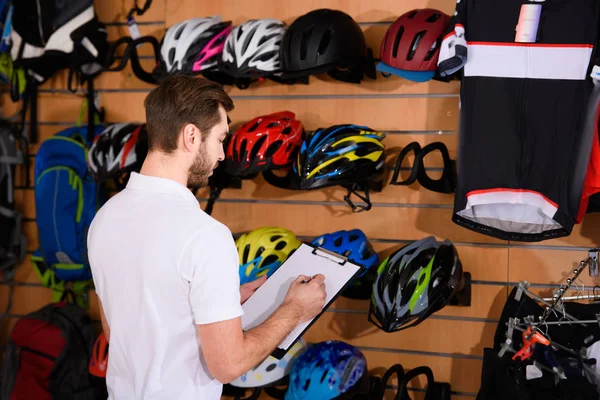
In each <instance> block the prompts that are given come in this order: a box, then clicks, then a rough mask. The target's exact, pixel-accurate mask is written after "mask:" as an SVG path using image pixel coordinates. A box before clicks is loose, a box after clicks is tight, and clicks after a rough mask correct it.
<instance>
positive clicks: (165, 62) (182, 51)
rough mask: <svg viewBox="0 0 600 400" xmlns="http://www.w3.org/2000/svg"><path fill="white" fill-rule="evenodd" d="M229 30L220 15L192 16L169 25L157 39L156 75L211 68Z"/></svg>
mask: <svg viewBox="0 0 600 400" xmlns="http://www.w3.org/2000/svg"><path fill="white" fill-rule="evenodd" d="M230 32H231V21H225V22H223V21H221V17H219V16H218V15H217V16H213V17H209V18H192V19H188V20H185V21H182V22H179V23H177V24H175V25H173V26H171V27H170V28H169V29H168V30H167V32H166V34H165V36H164V38H163V41H162V43H161V50H160V55H161V61H160V64H159V66H158V67H157V68H159V72H158V75H159V76H166V75H172V74H177V73H184V74H198V73H200V72H203V71H205V70H211V69H215V68H216V67H217V65H218V62H219V59H220V57H221V53H222V52H223V48H224V47H225V40H226V39H227V36H228V35H229V33H230Z"/></svg>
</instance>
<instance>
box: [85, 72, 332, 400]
mask: <svg viewBox="0 0 600 400" xmlns="http://www.w3.org/2000/svg"><path fill="white" fill-rule="evenodd" d="M144 105H145V108H146V122H147V130H148V155H147V157H146V159H145V161H144V164H143V166H142V169H141V171H140V173H139V174H138V173H133V174H132V175H131V178H130V180H129V182H128V184H127V187H126V188H125V189H124V190H123V191H121V192H120V193H118V194H117V195H115V196H113V197H112V198H111V199H110V200H109V201H108V202H107V203H106V204H105V205H104V206H103V207H102V208H101V209H100V210H99V211H98V213H97V215H96V217H95V219H94V221H93V222H92V225H91V227H90V231H89V234H88V253H89V260H90V265H91V268H92V273H93V277H94V283H95V286H96V292H97V293H98V298H99V302H100V304H99V306H100V314H101V318H102V326H103V329H104V332H105V334H106V337H107V339H108V340H109V343H110V346H109V349H110V354H109V364H108V369H107V376H106V382H107V386H108V390H109V398H110V399H127V400H133V399H161V400H164V399H172V400H175V399H177V400H180V399H218V398H219V397H220V395H221V392H222V383H227V382H230V381H232V380H234V379H236V378H237V377H239V376H241V375H242V374H243V373H245V372H246V371H248V370H249V369H251V368H253V367H254V366H256V365H257V364H259V363H260V362H261V361H262V360H263V359H264V358H266V357H267V356H268V355H269V354H270V352H271V351H272V350H273V349H274V348H275V347H276V346H277V345H278V344H279V343H281V341H282V340H283V339H284V338H285V337H286V336H287V335H288V334H289V333H290V332H291V331H292V330H293V329H294V328H295V327H296V326H297V324H299V323H300V322H304V321H306V320H308V319H310V318H312V317H314V316H315V315H317V314H318V313H319V312H321V310H322V308H323V305H324V302H325V287H324V277H323V276H322V275H316V276H314V277H312V278H311V277H307V276H300V277H298V279H297V280H296V281H294V282H293V283H292V284H291V286H290V287H289V290H288V292H287V295H286V298H285V300H284V302H283V304H282V305H281V307H280V308H279V309H278V310H277V311H275V313H273V315H271V316H270V317H269V318H268V319H267V320H266V321H265V322H264V323H263V324H262V325H260V326H258V327H256V328H254V329H252V330H249V331H247V332H244V331H242V327H241V319H240V316H241V315H242V308H241V305H240V303H241V302H243V301H245V300H246V298H247V297H248V296H250V294H251V293H252V292H253V291H254V290H256V288H257V287H258V286H260V284H262V283H263V282H264V280H265V278H263V279H260V280H258V281H255V282H251V283H250V284H248V285H244V286H242V288H240V284H239V276H238V254H237V251H236V248H235V243H234V241H233V238H232V235H231V232H230V231H229V229H228V228H227V227H226V226H225V225H223V224H221V223H219V222H218V221H216V220H215V219H213V218H211V217H210V216H209V215H207V214H206V213H204V212H203V211H202V210H201V209H200V207H199V204H198V201H197V199H196V198H195V197H194V195H193V194H192V193H191V191H190V190H189V189H188V188H187V186H188V185H189V186H195V187H198V186H205V185H207V183H208V178H209V176H210V175H211V174H212V171H213V170H214V169H215V168H216V166H217V165H218V163H219V161H222V160H223V159H224V151H223V141H224V140H225V138H226V136H227V134H228V130H229V129H228V123H227V112H228V111H231V110H232V109H233V102H232V100H231V99H230V98H229V96H228V95H227V94H226V93H225V92H224V91H223V90H222V88H221V87H220V86H219V85H217V84H215V83H213V82H210V81H207V80H204V79H196V78H192V77H184V76H177V77H172V78H169V79H167V80H165V81H164V82H163V83H162V84H161V85H160V86H158V87H156V88H155V89H153V90H152V91H151V92H150V93H149V94H148V96H147V98H146V100H145V102H144ZM306 281H308V282H306ZM240 291H241V293H240Z"/></svg>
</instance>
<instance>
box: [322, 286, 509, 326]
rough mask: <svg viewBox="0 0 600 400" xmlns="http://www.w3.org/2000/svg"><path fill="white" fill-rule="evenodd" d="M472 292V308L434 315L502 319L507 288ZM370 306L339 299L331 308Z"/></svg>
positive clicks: (445, 310)
mask: <svg viewBox="0 0 600 400" xmlns="http://www.w3.org/2000/svg"><path fill="white" fill-rule="evenodd" d="M471 291H472V297H471V298H472V300H471V306H470V307H460V306H448V307H445V308H443V309H441V310H440V311H438V312H437V313H435V314H434V315H436V316H446V317H447V316H451V317H463V318H487V319H499V318H500V314H501V313H502V307H504V303H506V297H507V289H506V286H495V285H494V286H492V285H472V287H471ZM369 305H370V301H369V300H353V299H347V298H344V297H339V298H338V300H336V301H335V303H334V304H332V306H331V307H332V309H340V310H356V311H359V312H367V311H368V310H369Z"/></svg>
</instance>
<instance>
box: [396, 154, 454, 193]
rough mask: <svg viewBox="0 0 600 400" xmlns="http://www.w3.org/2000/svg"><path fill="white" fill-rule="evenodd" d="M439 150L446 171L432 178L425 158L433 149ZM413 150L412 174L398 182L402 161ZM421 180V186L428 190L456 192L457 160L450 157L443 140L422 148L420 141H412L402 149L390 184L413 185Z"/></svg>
mask: <svg viewBox="0 0 600 400" xmlns="http://www.w3.org/2000/svg"><path fill="white" fill-rule="evenodd" d="M436 150H438V151H439V152H440V153H441V155H442V159H443V161H444V171H443V172H442V176H441V177H440V178H439V179H431V178H430V177H429V176H428V175H427V170H426V169H425V163H424V162H423V159H424V158H425V156H426V155H427V154H429V153H431V152H432V151H436ZM411 151H412V152H413V153H414V154H415V161H414V164H413V167H412V170H411V172H410V176H409V177H408V178H406V179H405V180H403V181H400V182H398V176H399V174H400V169H401V168H402V161H404V158H405V157H406V156H407V155H408V153H410V152H411ZM417 180H418V181H419V183H420V184H421V186H423V187H424V188H425V189H427V190H431V191H432V192H438V193H454V190H455V189H456V162H455V161H454V160H451V159H450V155H449V153H448V148H447V147H446V145H445V144H444V143H442V142H433V143H430V144H428V145H427V146H425V147H423V148H421V145H420V144H419V143H418V142H411V143H409V144H408V145H406V147H404V148H403V149H402V151H400V154H398V157H397V158H396V165H395V167H394V173H393V175H392V178H391V180H390V185H412V184H413V183H415V181H417Z"/></svg>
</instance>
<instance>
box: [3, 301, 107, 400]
mask: <svg viewBox="0 0 600 400" xmlns="http://www.w3.org/2000/svg"><path fill="white" fill-rule="evenodd" d="M94 340H95V333H94V329H93V325H92V320H91V319H90V318H89V316H88V315H87V314H86V312H85V310H84V309H83V308H81V307H79V306H76V305H74V304H70V303H66V302H59V303H51V304H48V305H47V306H45V307H43V308H41V309H40V310H38V311H34V312H32V313H30V314H28V315H26V316H24V317H22V318H21V319H20V320H19V321H17V323H16V324H15V327H14V328H13V331H12V334H11V337H10V341H9V343H8V346H7V348H6V350H5V354H4V363H3V366H2V371H1V374H0V382H1V385H2V386H0V400H9V399H11V398H12V399H35V400H52V399H65V400H66V399H69V400H96V399H106V398H107V392H106V384H105V381H104V380H103V379H100V378H96V377H94V376H92V375H91V374H90V373H89V370H88V364H89V362H90V357H91V354H92V347H93V345H94Z"/></svg>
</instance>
